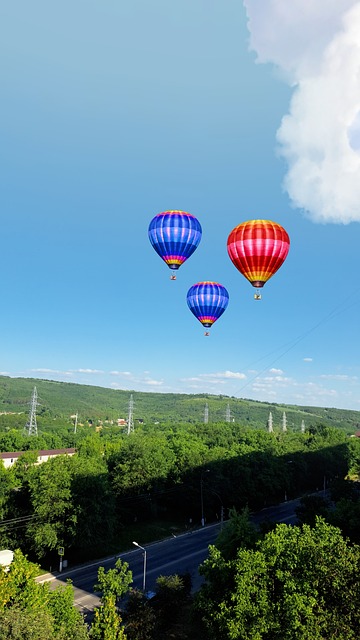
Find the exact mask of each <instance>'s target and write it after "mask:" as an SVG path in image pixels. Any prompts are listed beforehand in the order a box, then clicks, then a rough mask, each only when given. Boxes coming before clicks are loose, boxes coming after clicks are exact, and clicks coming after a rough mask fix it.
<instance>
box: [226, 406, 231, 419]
mask: <svg viewBox="0 0 360 640" xmlns="http://www.w3.org/2000/svg"><path fill="white" fill-rule="evenodd" d="M230 417H231V414H230V404H229V403H227V407H226V412H225V422H230Z"/></svg>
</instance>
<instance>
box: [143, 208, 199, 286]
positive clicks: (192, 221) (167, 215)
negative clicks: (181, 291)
mask: <svg viewBox="0 0 360 640" xmlns="http://www.w3.org/2000/svg"><path fill="white" fill-rule="evenodd" d="M201 233H202V230H201V225H200V222H199V221H198V219H197V218H195V216H193V215H192V214H191V213H187V212H186V211H176V210H175V211H163V212H162V213H158V214H157V215H156V216H155V218H153V219H152V220H151V222H150V225H149V240H150V242H151V244H152V246H153V247H154V249H155V251H156V253H158V255H159V256H160V258H162V259H163V260H164V262H166V264H167V265H168V267H169V268H170V269H171V270H172V271H176V270H177V269H178V268H179V267H180V266H181V265H182V264H183V263H184V262H185V260H187V259H188V258H189V257H190V256H191V255H192V254H193V253H194V251H195V249H196V248H197V246H198V244H199V242H200V240H201ZM171 280H176V275H175V274H173V275H172V276H171Z"/></svg>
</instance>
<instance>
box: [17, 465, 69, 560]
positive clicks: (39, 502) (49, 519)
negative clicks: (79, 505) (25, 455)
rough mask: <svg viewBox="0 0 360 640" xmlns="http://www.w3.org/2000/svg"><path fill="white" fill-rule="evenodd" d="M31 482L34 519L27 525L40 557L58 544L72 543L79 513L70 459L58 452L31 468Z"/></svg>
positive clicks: (30, 537) (30, 540) (33, 544)
mask: <svg viewBox="0 0 360 640" xmlns="http://www.w3.org/2000/svg"><path fill="white" fill-rule="evenodd" d="M28 482H29V491H30V500H31V505H32V509H33V514H34V516H35V519H34V521H33V522H32V523H31V524H30V525H29V526H28V528H27V536H28V539H29V542H30V544H31V546H32V547H33V549H34V551H35V552H36V554H37V556H38V557H39V558H40V557H42V556H44V555H45V554H46V553H47V552H48V551H51V550H54V549H56V548H57V547H58V546H66V547H69V546H71V544H72V541H73V538H74V535H75V525H76V514H75V509H74V504H73V500H72V495H71V467H70V459H68V458H66V457H65V456H58V457H57V458H53V459H52V460H48V461H47V462H44V463H43V464H41V465H39V466H38V467H35V468H34V469H32V473H31V474H30V476H29V479H28Z"/></svg>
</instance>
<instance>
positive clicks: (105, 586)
mask: <svg viewBox="0 0 360 640" xmlns="http://www.w3.org/2000/svg"><path fill="white" fill-rule="evenodd" d="M131 583H132V573H131V571H130V570H129V565H128V563H127V562H122V561H121V560H120V558H119V559H118V560H117V561H116V563H115V568H114V569H108V570H107V571H105V569H104V567H99V570H98V582H97V584H96V585H95V586H94V589H95V591H101V592H102V593H101V605H100V607H97V608H96V609H95V615H94V621H93V623H92V625H91V632H90V637H91V638H93V639H94V640H120V639H122V638H126V636H125V632H124V628H123V626H122V622H121V617H120V615H119V613H118V611H117V607H116V601H117V600H118V599H119V598H121V597H122V596H124V595H125V594H126V593H128V591H129V588H130V584H131Z"/></svg>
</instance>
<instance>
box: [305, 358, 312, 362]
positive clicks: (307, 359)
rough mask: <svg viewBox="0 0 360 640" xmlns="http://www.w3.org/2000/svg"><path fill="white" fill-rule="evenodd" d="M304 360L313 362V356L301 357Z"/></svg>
mask: <svg viewBox="0 0 360 640" xmlns="http://www.w3.org/2000/svg"><path fill="white" fill-rule="evenodd" d="M303 361H304V362H313V358H303Z"/></svg>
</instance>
